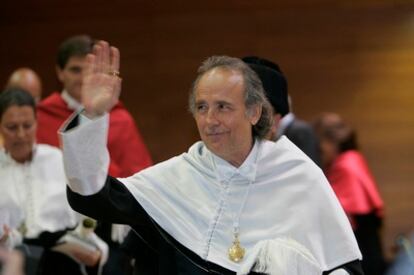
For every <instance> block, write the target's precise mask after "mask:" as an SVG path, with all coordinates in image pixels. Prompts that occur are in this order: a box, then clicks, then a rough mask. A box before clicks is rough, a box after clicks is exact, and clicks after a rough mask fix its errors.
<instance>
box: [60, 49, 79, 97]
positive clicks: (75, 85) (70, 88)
mask: <svg viewBox="0 0 414 275" xmlns="http://www.w3.org/2000/svg"><path fill="white" fill-rule="evenodd" d="M85 65H86V57H85V56H72V57H70V58H69V60H68V62H67V63H66V66H65V67H64V68H63V69H61V68H59V67H57V69H56V70H57V75H58V78H59V80H60V81H61V82H62V84H63V88H64V89H65V90H66V91H67V92H68V93H69V94H70V95H71V96H72V97H74V98H75V99H76V100H77V101H79V102H80V101H81V95H80V94H81V87H82V71H83V69H84V67H85Z"/></svg>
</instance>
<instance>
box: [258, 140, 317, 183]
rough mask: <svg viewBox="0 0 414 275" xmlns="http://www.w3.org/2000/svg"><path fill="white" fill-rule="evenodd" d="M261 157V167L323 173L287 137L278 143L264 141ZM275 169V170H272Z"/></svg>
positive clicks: (262, 142)
mask: <svg viewBox="0 0 414 275" xmlns="http://www.w3.org/2000/svg"><path fill="white" fill-rule="evenodd" d="M260 142H261V147H262V149H261V157H260V160H259V165H260V166H263V167H269V169H278V168H280V169H285V170H286V169H294V168H295V167H299V166H300V167H301V168H304V169H300V170H301V171H305V172H306V173H317V174H318V175H319V174H320V173H321V169H320V168H319V166H317V165H316V164H315V163H314V162H313V161H312V160H311V159H310V158H309V157H308V156H307V155H306V154H305V153H304V152H303V151H302V150H300V149H299V148H298V147H297V146H296V145H295V144H294V143H293V142H291V141H290V140H289V139H288V138H287V137H286V136H281V137H280V138H279V139H278V140H277V141H275V142H273V141H268V140H262V141H260ZM270 167H274V168H270Z"/></svg>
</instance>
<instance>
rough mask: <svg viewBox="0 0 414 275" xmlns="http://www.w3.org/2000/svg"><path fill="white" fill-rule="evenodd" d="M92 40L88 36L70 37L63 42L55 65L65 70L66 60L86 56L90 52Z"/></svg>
mask: <svg viewBox="0 0 414 275" xmlns="http://www.w3.org/2000/svg"><path fill="white" fill-rule="evenodd" d="M93 45H94V41H93V39H92V38H91V37H90V36H88V35H77V36H72V37H69V38H68V39H66V40H65V41H63V43H62V44H61V45H60V47H59V50H58V53H57V60H56V62H57V64H58V66H59V68H61V69H63V68H65V66H66V64H67V63H68V60H69V59H70V58H71V57H73V56H79V57H82V56H86V55H87V54H88V53H91V52H92V48H93Z"/></svg>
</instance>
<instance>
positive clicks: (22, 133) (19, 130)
mask: <svg viewBox="0 0 414 275" xmlns="http://www.w3.org/2000/svg"><path fill="white" fill-rule="evenodd" d="M25 135H26V131H25V130H24V128H23V127H19V128H17V136H18V137H20V138H21V137H24V136H25Z"/></svg>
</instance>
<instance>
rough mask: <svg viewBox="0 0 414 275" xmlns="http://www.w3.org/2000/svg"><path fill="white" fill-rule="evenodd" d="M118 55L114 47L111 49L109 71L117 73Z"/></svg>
mask: <svg viewBox="0 0 414 275" xmlns="http://www.w3.org/2000/svg"><path fill="white" fill-rule="evenodd" d="M119 63H120V53H119V50H118V49H117V48H115V47H111V71H113V72H119Z"/></svg>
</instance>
